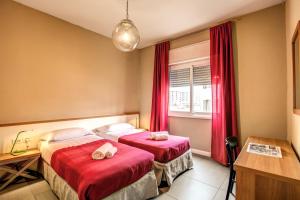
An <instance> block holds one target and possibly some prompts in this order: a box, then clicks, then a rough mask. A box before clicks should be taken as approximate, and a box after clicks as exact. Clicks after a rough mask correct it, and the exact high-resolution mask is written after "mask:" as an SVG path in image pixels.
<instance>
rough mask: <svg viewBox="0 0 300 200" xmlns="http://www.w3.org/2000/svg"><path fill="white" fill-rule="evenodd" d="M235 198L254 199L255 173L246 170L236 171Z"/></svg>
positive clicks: (241, 199)
mask: <svg viewBox="0 0 300 200" xmlns="http://www.w3.org/2000/svg"><path fill="white" fill-rule="evenodd" d="M236 199H237V200H255V174H253V173H251V172H248V171H246V170H237V171H236Z"/></svg>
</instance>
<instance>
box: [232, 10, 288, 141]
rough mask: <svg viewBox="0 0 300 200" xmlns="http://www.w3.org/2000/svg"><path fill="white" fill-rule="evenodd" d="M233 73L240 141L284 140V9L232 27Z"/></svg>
mask: <svg viewBox="0 0 300 200" xmlns="http://www.w3.org/2000/svg"><path fill="white" fill-rule="evenodd" d="M235 24H236V25H235V29H236V30H235V40H236V48H235V49H236V50H237V51H235V55H236V57H235V58H236V59H237V60H236V63H237V66H236V70H237V71H236V73H237V77H236V80H237V87H238V90H237V92H238V102H239V107H238V108H239V120H240V121H239V125H240V133H241V139H242V141H243V142H244V141H245V140H246V139H247V137H248V136H250V135H255V136H261V137H272V138H281V139H285V138H286V69H285V66H286V64H285V62H286V61H285V59H286V56H285V31H284V30H285V20H284V5H279V6H275V7H271V8H269V9H265V10H263V11H259V12H256V13H253V14H250V15H246V16H244V17H242V18H241V19H240V20H238V21H237V22H236V23H235Z"/></svg>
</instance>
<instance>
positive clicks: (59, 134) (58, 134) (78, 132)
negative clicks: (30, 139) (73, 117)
mask: <svg viewBox="0 0 300 200" xmlns="http://www.w3.org/2000/svg"><path fill="white" fill-rule="evenodd" d="M91 134H93V133H92V132H91V131H88V130H86V129H84V128H66V129H59V130H54V131H51V132H49V133H48V134H45V135H44V136H42V137H41V140H44V141H48V142H53V141H61V140H68V139H72V138H77V137H82V136H85V135H91Z"/></svg>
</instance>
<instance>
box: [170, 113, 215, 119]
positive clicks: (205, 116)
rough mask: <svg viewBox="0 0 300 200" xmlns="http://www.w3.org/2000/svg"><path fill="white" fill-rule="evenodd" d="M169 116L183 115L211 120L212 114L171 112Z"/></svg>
mask: <svg viewBox="0 0 300 200" xmlns="http://www.w3.org/2000/svg"><path fill="white" fill-rule="evenodd" d="M168 116H169V117H182V118H192V119H205V120H211V119H212V116H211V115H209V114H208V115H205V114H202V115H201V114H190V113H169V114H168Z"/></svg>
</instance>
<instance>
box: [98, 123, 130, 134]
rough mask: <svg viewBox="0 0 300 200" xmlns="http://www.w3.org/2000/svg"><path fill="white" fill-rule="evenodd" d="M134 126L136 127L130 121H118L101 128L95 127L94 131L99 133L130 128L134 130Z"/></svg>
mask: <svg viewBox="0 0 300 200" xmlns="http://www.w3.org/2000/svg"><path fill="white" fill-rule="evenodd" d="M134 128H135V127H134V126H132V125H131V124H129V123H117V124H110V125H106V126H101V127H99V128H96V129H94V131H95V132H98V133H107V132H119V131H129V130H133V129H134Z"/></svg>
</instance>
